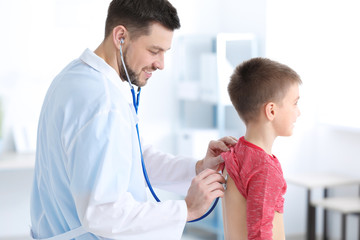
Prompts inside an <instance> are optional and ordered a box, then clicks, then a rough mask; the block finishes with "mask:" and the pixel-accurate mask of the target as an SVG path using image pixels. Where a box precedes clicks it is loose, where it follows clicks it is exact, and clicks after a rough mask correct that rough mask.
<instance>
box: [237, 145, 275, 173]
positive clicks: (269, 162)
mask: <svg viewBox="0 0 360 240" xmlns="http://www.w3.org/2000/svg"><path fill="white" fill-rule="evenodd" d="M234 153H235V156H236V159H237V161H239V164H240V165H242V166H243V168H246V169H247V171H258V170H259V169H264V168H268V169H269V168H270V170H271V169H273V170H274V171H276V172H277V173H279V174H281V175H282V169H281V164H280V162H279V160H278V159H277V158H276V157H275V156H274V155H269V154H268V153H266V152H265V151H264V150H263V149H261V148H260V147H258V146H256V145H254V144H252V143H250V142H247V141H244V140H242V141H240V140H239V143H238V144H237V146H236V147H235V149H234Z"/></svg>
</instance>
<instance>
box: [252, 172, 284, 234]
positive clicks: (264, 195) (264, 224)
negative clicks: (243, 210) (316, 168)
mask: <svg viewBox="0 0 360 240" xmlns="http://www.w3.org/2000/svg"><path fill="white" fill-rule="evenodd" d="M282 179H283V178H282V175H281V174H279V173H278V172H277V171H276V170H275V169H274V168H272V166H269V165H264V166H262V167H261V168H260V169H257V171H255V172H253V174H252V175H251V177H250V179H249V181H248V192H247V194H248V196H247V225H248V238H249V239H276V238H273V237H277V236H278V234H276V235H275V234H274V236H273V227H275V231H276V232H277V231H278V228H280V229H281V228H283V226H277V225H276V226H273V220H274V215H275V211H276V210H277V209H276V208H277V207H278V206H277V201H278V198H279V197H282V196H281V194H282V188H283V181H282ZM281 212H282V210H281ZM276 220H277V221H274V223H277V224H278V223H279V224H283V223H282V221H280V220H279V219H278V216H277V218H276ZM280 232H282V231H280ZM279 235H282V234H279ZM280 239H282V237H280ZM276 240H277V239H276Z"/></svg>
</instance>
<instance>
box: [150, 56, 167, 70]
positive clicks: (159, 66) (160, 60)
mask: <svg viewBox="0 0 360 240" xmlns="http://www.w3.org/2000/svg"><path fill="white" fill-rule="evenodd" d="M153 67H154V68H156V69H160V70H163V69H164V67H165V63H164V54H159V56H158V57H157V59H156V60H155V62H154V64H153Z"/></svg>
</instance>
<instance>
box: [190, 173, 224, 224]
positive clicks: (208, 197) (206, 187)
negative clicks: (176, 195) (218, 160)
mask: <svg viewBox="0 0 360 240" xmlns="http://www.w3.org/2000/svg"><path fill="white" fill-rule="evenodd" d="M224 183H225V179H224V177H223V176H221V175H220V174H219V173H218V172H216V171H215V170H212V169H206V170H204V171H202V172H201V173H199V174H198V175H197V176H196V177H195V178H194V179H193V180H192V182H191V186H190V188H189V190H188V193H187V196H186V197H185V202H186V205H187V209H188V216H187V221H192V220H194V219H197V218H199V217H201V216H202V215H204V214H205V213H206V211H207V210H208V209H209V207H210V206H211V203H212V202H213V201H214V200H215V199H216V198H218V197H223V196H224V191H225V190H224V187H223V185H222V184H224Z"/></svg>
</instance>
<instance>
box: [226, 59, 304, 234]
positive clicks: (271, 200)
mask: <svg viewBox="0 0 360 240" xmlns="http://www.w3.org/2000/svg"><path fill="white" fill-rule="evenodd" d="M300 84H301V79H300V77H299V75H298V74H297V73H296V72H295V71H293V70H292V69H291V68H289V67H288V66H286V65H283V64H281V63H278V62H275V61H272V60H270V59H266V58H253V59H250V60H248V61H245V62H243V63H242V64H240V65H239V66H238V67H237V68H236V69H235V71H234V73H233V75H232V76H231V79H230V83H229V85H228V92H229V95H230V99H231V101H232V104H233V105H234V107H235V109H236V111H237V112H238V114H239V116H240V118H241V119H242V120H243V121H244V123H245V125H246V133H245V136H243V137H241V138H240V139H239V141H238V143H237V145H236V146H235V147H233V148H231V151H229V152H224V153H222V154H221V156H222V158H223V159H224V162H225V169H224V171H223V174H224V176H227V175H228V182H227V190H226V192H225V196H224V198H223V202H222V205H223V218H224V232H225V239H285V233H284V224H283V216H282V215H283V205H284V198H283V195H284V194H285V192H286V182H285V180H284V177H283V173H282V169H281V165H280V163H279V161H278V159H277V158H276V157H275V156H274V155H273V154H272V151H271V149H272V145H273V143H274V140H275V138H276V137H277V136H290V135H292V131H293V127H294V123H295V121H296V119H297V117H298V116H299V115H300V111H299V109H298V106H297V102H298V100H299V85H300Z"/></svg>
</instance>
